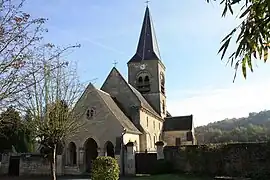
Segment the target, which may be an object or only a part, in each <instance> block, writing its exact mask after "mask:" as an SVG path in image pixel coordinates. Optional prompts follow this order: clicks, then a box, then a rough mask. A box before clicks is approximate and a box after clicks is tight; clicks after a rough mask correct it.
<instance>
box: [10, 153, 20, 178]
mask: <svg viewBox="0 0 270 180" xmlns="http://www.w3.org/2000/svg"><path fill="white" fill-rule="evenodd" d="M19 174H20V156H10V158H9V167H8V175H9V176H19Z"/></svg>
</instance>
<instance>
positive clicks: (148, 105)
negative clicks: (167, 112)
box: [101, 67, 161, 118]
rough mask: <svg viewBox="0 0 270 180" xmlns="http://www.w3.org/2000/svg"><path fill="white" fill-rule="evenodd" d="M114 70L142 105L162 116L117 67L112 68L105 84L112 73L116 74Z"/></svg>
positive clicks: (154, 113)
mask: <svg viewBox="0 0 270 180" xmlns="http://www.w3.org/2000/svg"><path fill="white" fill-rule="evenodd" d="M113 72H115V73H116V74H117V75H118V77H119V78H121V79H122V80H123V82H124V84H125V85H127V86H128V88H129V89H130V91H131V93H133V94H134V95H135V96H136V97H137V99H138V101H139V102H140V104H141V106H142V107H143V108H145V109H147V110H148V111H149V112H151V113H152V114H153V115H156V116H157V117H160V115H159V114H158V113H157V112H156V111H155V110H154V109H153V108H152V106H151V105H150V104H149V103H148V102H147V100H146V99H145V98H144V97H143V95H142V94H141V93H140V92H139V91H138V90H137V89H136V88H134V87H133V86H132V85H131V84H129V83H128V82H127V81H126V79H125V78H124V77H123V76H122V74H121V73H120V72H119V71H118V70H117V69H116V68H115V67H113V68H112V70H111V72H110V73H109V75H108V76H107V78H106V80H105V82H104V83H103V85H104V84H105V83H106V81H107V79H108V78H109V76H110V75H112V74H114V73H113ZM103 85H102V87H103ZM102 87H101V90H103V89H102ZM108 93H109V92H108ZM160 118H161V117H160Z"/></svg>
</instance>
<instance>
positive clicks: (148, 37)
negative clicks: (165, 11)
mask: <svg viewBox="0 0 270 180" xmlns="http://www.w3.org/2000/svg"><path fill="white" fill-rule="evenodd" d="M142 60H161V58H160V53H159V48H158V43H157V38H156V34H155V30H154V25H153V21H152V18H151V15H150V12H149V7H148V6H147V7H146V10H145V15H144V20H143V25H142V29H141V34H140V38H139V42H138V46H137V51H136V53H135V55H134V56H133V57H132V58H131V59H130V61H129V62H128V63H130V62H140V61H142Z"/></svg>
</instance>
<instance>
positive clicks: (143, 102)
mask: <svg viewBox="0 0 270 180" xmlns="http://www.w3.org/2000/svg"><path fill="white" fill-rule="evenodd" d="M128 85H129V87H130V89H131V90H132V91H133V93H134V94H135V95H136V96H137V98H138V99H139V101H140V102H141V105H142V107H143V108H145V109H147V110H148V111H150V112H151V113H153V114H154V115H156V116H158V117H159V116H160V115H159V114H158V113H157V112H156V111H155V110H154V109H153V108H152V106H151V105H150V104H149V103H148V102H147V101H146V99H145V98H144V97H143V95H142V94H141V93H140V92H139V91H138V90H137V89H136V88H134V87H133V86H132V85H131V84H128Z"/></svg>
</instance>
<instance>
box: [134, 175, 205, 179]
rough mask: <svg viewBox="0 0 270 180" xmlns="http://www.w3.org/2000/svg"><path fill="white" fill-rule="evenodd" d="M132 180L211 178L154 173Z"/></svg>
mask: <svg viewBox="0 0 270 180" xmlns="http://www.w3.org/2000/svg"><path fill="white" fill-rule="evenodd" d="M132 180H210V179H209V178H203V177H195V176H181V175H175V174H166V175H153V176H148V177H136V178H134V179H132Z"/></svg>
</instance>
